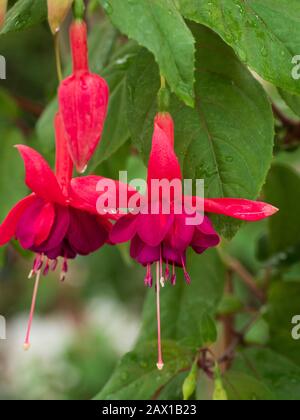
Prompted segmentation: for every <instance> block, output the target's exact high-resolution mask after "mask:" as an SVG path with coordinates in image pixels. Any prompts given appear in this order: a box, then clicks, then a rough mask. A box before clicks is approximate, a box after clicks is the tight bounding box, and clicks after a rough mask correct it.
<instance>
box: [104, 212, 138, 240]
mask: <svg viewBox="0 0 300 420" xmlns="http://www.w3.org/2000/svg"><path fill="white" fill-rule="evenodd" d="M138 217H139V216H138V215H137V216H135V215H132V214H128V215H126V216H123V217H122V218H121V219H120V220H118V221H117V222H116V224H115V225H114V226H113V228H112V230H111V232H110V240H111V242H112V243H114V244H121V243H124V242H128V241H130V240H131V239H132V238H133V237H134V236H135V234H136V231H137V222H138Z"/></svg>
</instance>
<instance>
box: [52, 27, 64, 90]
mask: <svg viewBox="0 0 300 420" xmlns="http://www.w3.org/2000/svg"><path fill="white" fill-rule="evenodd" d="M54 51H55V62H56V71H57V77H58V81H59V82H61V81H62V79H63V75H62V66H61V59H60V48H59V32H57V33H56V34H55V35H54Z"/></svg>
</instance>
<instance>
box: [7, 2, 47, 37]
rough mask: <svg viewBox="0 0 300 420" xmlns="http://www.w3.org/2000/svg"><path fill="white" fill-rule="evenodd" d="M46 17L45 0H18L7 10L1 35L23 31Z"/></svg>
mask: <svg viewBox="0 0 300 420" xmlns="http://www.w3.org/2000/svg"><path fill="white" fill-rule="evenodd" d="M46 19H47V0H19V1H17V2H16V3H15V4H14V6H13V7H12V8H11V9H10V10H9V11H8V13H7V16H6V19H5V24H4V26H3V28H2V30H1V32H0V34H1V35H3V34H7V33H9V32H18V31H23V30H24V29H28V28H31V27H32V26H35V25H37V24H39V23H40V22H43V21H44V20H46Z"/></svg>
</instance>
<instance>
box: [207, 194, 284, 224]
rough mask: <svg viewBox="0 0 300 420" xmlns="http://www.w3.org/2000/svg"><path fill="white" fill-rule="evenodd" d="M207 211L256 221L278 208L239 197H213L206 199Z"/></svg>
mask: <svg viewBox="0 0 300 420" xmlns="http://www.w3.org/2000/svg"><path fill="white" fill-rule="evenodd" d="M204 209H205V211H206V212H211V213H216V214H224V215H225V216H230V217H234V218H236V219H241V220H247V221H249V222H256V221H258V220H262V219H265V218H266V217H270V216H272V215H273V214H275V213H276V212H277V211H278V209H277V208H276V207H273V206H271V205H270V204H267V203H263V202H260V201H251V200H244V199H239V198H213V199H205V200H204Z"/></svg>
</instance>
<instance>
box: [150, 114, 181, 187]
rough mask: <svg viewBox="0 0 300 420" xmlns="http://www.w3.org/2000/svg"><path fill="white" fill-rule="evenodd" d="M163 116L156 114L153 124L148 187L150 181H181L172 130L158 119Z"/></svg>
mask: <svg viewBox="0 0 300 420" xmlns="http://www.w3.org/2000/svg"><path fill="white" fill-rule="evenodd" d="M162 115H165V114H158V115H157V117H156V119H155V123H154V133H153V138H152V150H151V154H150V159H149V163H148V185H149V186H150V185H151V180H153V179H156V180H162V179H167V180H169V181H172V180H174V179H182V174H181V169H180V165H179V161H178V159H177V156H176V154H175V151H174V138H173V137H172V130H171V129H170V127H169V126H168V125H166V123H165V121H164V120H162V121H160V119H162V118H165V117H162Z"/></svg>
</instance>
